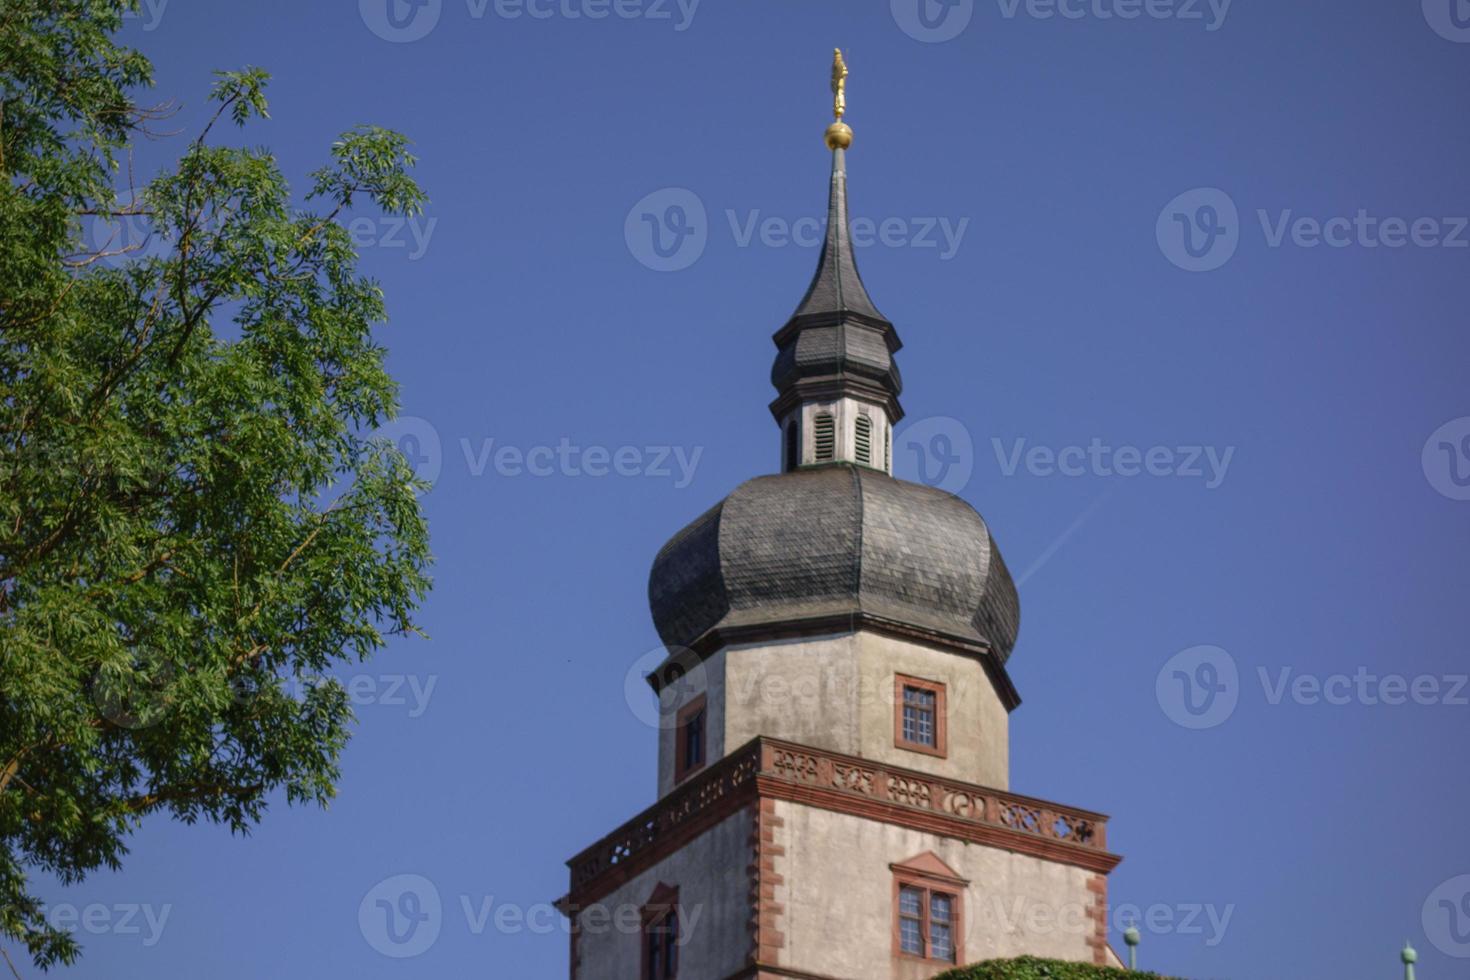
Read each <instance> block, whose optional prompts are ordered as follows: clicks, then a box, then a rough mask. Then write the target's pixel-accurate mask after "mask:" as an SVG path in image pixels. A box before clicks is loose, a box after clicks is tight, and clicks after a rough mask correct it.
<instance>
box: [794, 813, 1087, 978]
mask: <svg viewBox="0 0 1470 980" xmlns="http://www.w3.org/2000/svg"><path fill="white" fill-rule="evenodd" d="M775 807H776V814H777V816H778V817H779V818H780V821H779V825H778V829H777V832H776V834H777V841H778V842H779V843H780V844H782V845H784V848H783V850H784V853H783V854H782V856H781V857H780V858H778V859H777V862H776V867H777V869H778V871H779V873H780V875H781V877H782V879H783V884H782V885H780V886H779V887H778V888H777V889H776V890H775V894H774V898H773V901H774V903H775V904H776V905H777V906H780V907H781V908H782V909H783V910H784V913H783V914H782V915H781V916H780V917H779V919H778V923H779V927H780V931H781V933H782V934H783V936H784V939H785V945H784V947H783V949H782V950H781V952H780V957H779V964H780V966H781V968H782V969H786V970H791V971H795V974H794V975H799V976H808V975H810V976H820V977H842V978H847V980H918V978H921V977H930V976H933V975H934V974H935V973H936V972H939V971H940V970H941V969H942V966H936V964H934V963H928V962H924V961H916V960H912V959H907V958H904V957H901V956H897V955H895V952H894V940H893V925H892V920H893V892H894V884H893V878H894V875H893V871H892V870H891V867H890V866H891V865H895V864H900V863H902V862H904V861H908V860H910V859H912V858H914V857H916V856H918V855H922V854H926V853H932V854H933V855H935V856H936V857H938V858H939V859H940V860H941V861H943V862H944V863H945V864H947V865H948V866H949V867H950V868H952V869H953V870H954V871H955V872H956V873H957V875H958V876H959V877H960V878H963V879H966V880H968V882H969V884H968V885H967V886H966V887H965V888H964V889H963V890H962V891H961V894H962V905H961V908H962V920H963V926H964V928H963V933H962V935H963V946H962V948H963V954H962V955H963V959H964V961H965V962H978V961H980V960H986V959H994V958H997V957H1012V956H1021V955H1023V954H1024V955H1032V956H1045V957H1051V958H1055V959H1061V960H1074V961H1082V962H1093V961H1094V959H1095V954H1096V953H1097V952H1098V951H1099V949H1100V948H1102V943H1103V942H1104V938H1103V937H1102V934H1101V933H1100V932H1099V930H1098V923H1099V922H1100V921H1103V920H1102V918H1101V917H1103V916H1105V914H1106V911H1105V905H1106V886H1105V879H1104V877H1103V876H1102V875H1100V874H1097V873H1096V872H1093V871H1088V870H1085V869H1083V868H1079V867H1075V866H1073V865H1069V864H1063V863H1060V862H1056V861H1048V860H1044V859H1042V858H1037V857H1032V856H1030V855H1026V854H1017V853H1013V852H1010V851H1005V850H1000V849H997V848H993V847H985V846H982V845H978V844H972V843H967V842H965V841H960V840H954V839H952V838H948V837H944V836H942V835H936V834H928V833H923V832H920V831H917V830H913V829H911V828H907V827H902V826H896V825H893V824H889V823H884V822H881V821H876V820H869V819H864V818H862V817H857V816H852V815H849V814H841V813H832V812H829V811H826V810H821V809H816V808H813V807H808V806H802V805H800V804H795V803H788V802H785V801H779V802H777V803H776V805H775ZM839 936H840V937H841V938H842V941H841V942H835V941H834V938H835V937H839Z"/></svg>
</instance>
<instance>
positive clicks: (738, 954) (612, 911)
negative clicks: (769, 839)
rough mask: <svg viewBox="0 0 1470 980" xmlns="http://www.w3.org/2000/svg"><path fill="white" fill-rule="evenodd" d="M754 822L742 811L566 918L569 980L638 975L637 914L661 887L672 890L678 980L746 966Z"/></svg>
mask: <svg viewBox="0 0 1470 980" xmlns="http://www.w3.org/2000/svg"><path fill="white" fill-rule="evenodd" d="M753 827H754V818H753V815H752V811H751V810H750V809H748V808H747V809H742V810H740V811H738V812H736V813H734V814H732V815H731V816H729V817H727V818H726V819H725V820H724V821H722V822H721V823H719V824H717V825H716V826H714V827H712V828H711V829H709V830H707V831H705V832H704V833H702V834H700V835H699V836H698V837H695V838H694V839H693V840H691V841H690V842H689V843H688V844H687V845H685V846H684V847H682V848H680V849H679V850H676V851H673V852H672V853H670V854H669V855H667V856H666V857H664V858H663V859H662V860H660V861H658V862H657V863H655V864H654V865H653V866H652V867H650V868H648V869H646V870H644V871H642V872H640V873H639V874H637V875H635V876H633V877H632V878H631V879H630V880H628V881H627V882H626V883H624V884H622V885H620V886H619V887H617V888H615V889H613V890H612V891H611V892H610V893H609V894H607V895H606V896H604V897H602V898H599V899H598V900H596V901H595V902H591V903H589V904H588V905H587V907H586V908H583V909H580V910H578V911H577V914H576V915H575V916H574V918H573V923H574V926H573V928H574V938H573V941H572V976H573V977H574V978H575V980H636V978H638V977H641V976H643V973H642V965H643V960H642V957H643V945H642V941H641V935H640V932H641V910H642V909H643V908H644V907H645V906H646V905H647V904H648V902H649V899H650V898H651V897H652V896H653V895H654V892H655V889H657V888H658V886H659V885H660V884H664V885H672V886H674V887H677V888H678V889H679V903H678V904H679V914H680V916H681V918H682V923H681V940H682V942H681V945H680V947H679V977H680V978H681V980H682V978H684V977H688V978H690V980H698V978H701V977H709V978H712V980H713V978H723V977H729V976H733V975H735V974H737V973H738V972H739V971H740V970H742V969H743V968H744V967H745V966H746V965H748V963H749V962H750V955H749V953H750V945H751V929H750V924H749V919H750V911H751V908H752V895H751V887H752V877H751V871H750V866H751V861H752V855H753V853H754V851H753V844H752V830H753Z"/></svg>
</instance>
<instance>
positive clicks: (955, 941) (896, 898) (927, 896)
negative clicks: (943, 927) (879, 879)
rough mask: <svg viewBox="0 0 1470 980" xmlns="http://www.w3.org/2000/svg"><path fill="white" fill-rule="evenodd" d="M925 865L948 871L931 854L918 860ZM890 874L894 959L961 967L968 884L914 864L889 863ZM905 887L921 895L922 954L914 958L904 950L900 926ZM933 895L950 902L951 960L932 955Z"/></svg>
mask: <svg viewBox="0 0 1470 980" xmlns="http://www.w3.org/2000/svg"><path fill="white" fill-rule="evenodd" d="M917 860H918V861H919V862H922V863H923V864H925V865H934V866H937V867H939V868H944V869H945V870H949V869H948V867H947V866H946V865H944V864H943V862H941V861H939V859H938V858H936V857H934V856H933V855H932V854H927V855H924V856H923V857H921V858H919V859H917ZM888 867H889V868H890V869H891V870H892V871H893V955H894V957H895V958H897V959H902V960H909V961H911V962H924V963H948V964H950V965H952V966H964V964H965V889H966V888H967V887H969V884H970V883H969V882H968V881H966V880H965V879H963V878H957V877H952V876H951V875H949V874H943V873H940V872H938V871H937V870H931V869H930V868H929V867H916V866H914V865H913V864H890V865H889V866H888ZM905 888H912V889H914V890H915V891H918V892H920V893H921V895H922V898H921V901H920V912H921V913H922V919H921V920H920V926H919V932H920V935H921V936H922V937H923V942H924V955H923V956H916V955H915V954H913V953H910V952H907V951H905V950H904V948H903V933H902V924H903V917H902V915H901V914H900V908H901V906H900V904H899V903H900V896H901V895H902V893H903V890H904V889H905ZM934 895H943V896H944V897H946V898H948V899H949V907H950V916H949V932H950V943H951V946H952V947H953V952H954V958H953V959H952V960H951V959H943V958H940V957H935V956H931V955H930V953H931V951H932V950H933V944H932V942H931V939H930V936H931V933H930V921H929V916H930V912H931V904H930V903H931V902H932V900H933V896H934Z"/></svg>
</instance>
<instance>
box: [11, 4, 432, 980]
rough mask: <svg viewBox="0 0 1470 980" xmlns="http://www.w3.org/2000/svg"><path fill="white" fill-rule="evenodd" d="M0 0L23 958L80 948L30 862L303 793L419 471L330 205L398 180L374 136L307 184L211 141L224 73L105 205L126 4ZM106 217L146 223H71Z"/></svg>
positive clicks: (399, 578)
mask: <svg viewBox="0 0 1470 980" xmlns="http://www.w3.org/2000/svg"><path fill="white" fill-rule="evenodd" d="M5 5H6V11H7V13H6V17H7V21H6V27H5V29H4V30H3V31H0V149H3V158H0V166H3V167H4V169H5V170H6V173H7V176H8V177H9V178H10V179H9V180H7V181H4V182H0V842H3V851H0V942H4V941H5V940H7V939H9V940H13V941H16V942H18V943H20V944H21V945H24V946H25V948H26V950H27V951H28V952H29V954H30V955H31V957H32V959H33V960H34V961H35V962H36V963H37V964H38V965H40V966H42V967H46V966H50V965H52V964H54V963H57V962H70V961H71V960H72V959H74V958H75V956H76V955H77V954H78V948H77V946H76V944H75V942H74V941H73V940H72V938H71V937H70V936H69V935H67V934H65V933H62V932H58V931H57V930H55V929H53V928H51V927H50V926H49V925H48V924H47V923H46V921H45V918H44V915H43V912H44V910H43V909H42V908H41V906H40V904H39V902H38V901H37V900H36V899H35V897H34V896H33V895H32V894H31V893H30V891H29V889H28V886H27V882H26V873H27V871H28V870H32V869H36V868H39V869H43V870H45V871H48V872H50V873H52V874H54V875H56V876H58V877H59V878H60V879H61V880H63V881H66V882H74V881H78V880H80V879H82V878H83V877H84V876H85V875H86V874H87V873H89V872H90V871H92V870H95V869H96V868H99V867H116V866H117V865H118V864H119V863H120V862H121V860H122V858H123V856H124V855H125V854H126V853H127V843H126V841H127V836H128V834H129V833H130V832H131V831H132V830H133V829H134V828H135V827H136V826H137V825H138V822H139V821H140V820H142V819H143V818H144V817H146V816H148V815H149V814H154V813H158V812H160V811H164V812H168V813H171V814H173V816H175V817H176V818H178V819H181V820H186V821H195V820H201V819H203V820H209V821H213V822H217V823H222V824H224V825H226V826H228V827H229V828H230V829H231V830H233V831H236V832H245V831H247V830H248V829H249V827H250V826H251V825H252V824H253V823H254V822H255V821H257V820H259V819H260V818H261V817H262V816H263V814H264V812H265V809H266V806H267V801H268V799H269V798H270V795H271V794H273V793H276V792H284V795H285V798H286V799H287V801H288V802H292V803H298V802H312V803H317V804H319V805H324V804H325V803H326V802H327V801H328V800H330V798H331V797H332V795H333V792H334V786H335V782H336V779H337V775H338V768H337V760H338V758H339V755H340V752H341V751H342V749H343V747H344V746H345V745H346V742H347V739H348V735H349V726H350V724H351V720H352V715H351V708H350V705H349V702H348V700H347V698H346V695H345V692H344V691H343V690H342V688H341V687H340V685H337V684H334V683H332V682H330V681H328V682H318V680H317V679H319V678H322V677H330V674H331V672H332V671H333V670H334V669H335V668H337V667H339V666H341V665H342V664H344V663H346V662H350V661H352V660H362V659H366V658H367V657H369V656H371V655H372V654H373V653H374V652H375V651H376V650H377V649H379V648H380V647H381V646H382V645H383V644H384V643H385V642H386V641H387V639H388V638H390V637H392V636H398V635H405V634H410V633H417V632H419V630H418V626H417V624H416V622H415V619H414V616H415V613H416V611H417V609H418V607H419V604H420V602H421V601H422V598H423V596H424V594H425V592H426V591H427V589H428V587H429V579H428V566H429V563H430V554H429V547H428V536H427V529H426V527H425V524H424V520H423V516H422V513H421V511H420V507H419V498H418V493H419V492H421V491H422V490H423V489H424V488H423V487H422V486H420V485H418V484H417V483H416V481H415V480H414V477H413V474H412V472H411V471H410V470H409V468H408V466H407V464H406V463H405V462H404V461H403V460H402V458H401V457H400V456H399V455H398V454H397V453H396V452H394V451H391V450H389V449H388V448H386V447H383V446H381V445H375V444H372V443H370V442H367V441H366V439H365V435H364V434H365V433H367V432H369V431H371V430H372V429H374V428H375V427H376V426H378V425H379V424H381V423H382V422H383V421H385V420H387V419H390V418H391V417H392V416H393V414H394V412H395V411H396V408H397V400H396V398H397V396H396V387H395V385H394V383H393V380H392V379H391V378H390V377H389V376H388V374H387V373H386V371H385V370H384V367H383V357H384V351H383V348H382V347H381V346H380V345H378V344H377V343H376V342H375V341H374V339H373V337H372V329H373V327H374V325H375V324H377V323H379V322H381V321H382V320H383V319H384V316H385V310H384V305H383V298H382V295H381V292H380V290H379V289H378V287H377V285H376V284H375V283H373V282H371V281H370V280H368V279H367V278H365V277H363V276H362V275H361V274H360V273H359V272H358V270H357V255H356V253H355V250H354V249H353V246H352V242H351V238H350V236H349V235H348V233H347V231H346V229H345V228H344V227H343V226H342V225H341V224H340V223H339V220H338V219H339V216H340V215H341V214H342V212H344V211H345V210H346V209H348V208H350V207H353V206H358V205H362V204H368V203H371V204H373V205H375V206H377V207H379V208H382V209H384V210H388V211H391V212H394V213H404V214H411V213H416V212H417V211H419V210H421V209H422V207H423V203H424V196H423V194H422V192H421V191H420V190H419V188H418V187H417V185H416V184H415V183H414V181H413V180H412V178H411V177H410V176H409V173H408V170H409V168H410V167H411V166H412V164H413V157H412V156H411V155H410V154H409V153H408V152H407V146H408V143H407V141H406V140H405V139H404V138H403V137H401V136H399V135H397V134H395V133H391V132H388V131H386V130H380V129H375V128H367V127H363V128H359V129H355V130H353V131H351V132H349V133H347V134H345V135H343V136H342V137H341V138H340V139H339V140H338V142H337V143H335V144H334V145H333V147H332V150H331V162H329V163H328V164H327V165H326V166H324V167H323V168H322V169H320V170H318V171H316V172H315V173H314V174H313V175H312V181H313V184H312V187H311V192H310V194H309V195H308V196H307V198H306V200H305V201H298V200H296V199H294V198H293V197H292V195H291V192H290V189H289V188H288V186H287V184H286V181H285V179H284V177H283V175H282V174H281V172H280V169H279V168H278V166H277V164H276V161H275V159H274V157H273V156H271V155H270V154H269V153H268V152H264V151H259V150H249V149H242V148H237V147H227V146H220V145H216V144H214V143H212V142H211V141H210V139H209V136H210V132H211V130H212V128H213V126H214V124H215V122H216V121H218V120H219V119H221V118H223V117H224V116H226V115H228V117H229V119H230V120H231V121H232V122H233V123H235V124H236V125H245V124H247V123H249V122H250V121H252V120H256V119H265V118H267V105H266V101H265V98H264V94H263V93H264V88H265V84H266V81H267V76H266V74H265V73H264V72H263V71H261V70H260V69H257V68H247V69H244V70H242V71H239V72H221V73H219V74H218V75H217V82H216V84H215V87H214V89H213V92H212V96H213V98H214V100H215V101H216V103H217V112H216V114H215V115H214V117H213V120H212V121H211V122H210V123H209V125H208V126H206V127H205V129H204V131H203V132H202V133H201V134H199V136H198V137H197V138H196V139H194V140H192V141H190V142H189V143H187V144H185V145H184V146H182V147H181V151H180V157H179V161H178V164H177V165H176V166H175V167H174V168H172V169H171V170H170V171H168V172H165V173H162V174H160V175H158V176H157V177H156V178H154V179H153V180H151V181H147V182H145V183H143V185H142V186H140V187H138V188H137V192H136V193H129V194H127V195H125V196H124V197H123V200H122V201H121V202H119V201H117V200H115V198H114V194H113V190H112V170H111V161H112V160H113V158H114V156H115V155H116V153H117V151H120V150H122V149H124V148H125V147H126V145H127V143H128V142H129V141H130V140H131V139H133V138H135V137H136V136H137V135H139V134H140V132H141V131H142V128H143V127H144V126H146V125H147V122H148V121H149V119H150V118H152V117H153V116H154V115H155V113H153V112H152V111H151V110H147V109H144V108H140V107H139V106H137V105H135V104H134V103H133V102H132V100H131V95H130V92H131V90H132V89H134V88H135V87H136V86H138V85H141V84H143V83H146V82H147V81H148V79H149V75H150V69H149V67H148V64H147V62H146V60H144V59H142V58H141V57H140V56H138V55H136V53H134V52H129V51H126V50H123V49H120V48H117V47H115V46H114V45H113V43H112V41H111V38H110V37H109V36H108V32H109V31H111V30H114V29H115V28H116V27H117V26H118V23H119V22H120V15H121V12H122V10H123V9H124V8H125V6H126V5H125V4H124V3H123V2H121V0H60V2H58V0H50V2H40V0H6V2H5ZM312 202H316V203H317V204H318V205H320V206H319V207H318V208H316V209H313V208H312V207H311V206H310V205H311V203H312ZM122 220H126V221H128V222H133V223H135V225H136V226H141V227H142V228H143V229H145V232H144V233H142V234H134V235H131V236H126V235H124V236H119V235H109V234H96V233H94V234H93V235H92V236H91V237H90V238H89V237H88V234H87V231H88V229H89V228H95V223H96V222H99V221H100V222H104V223H106V222H117V221H122ZM305 680H310V681H311V683H305V684H303V681H305Z"/></svg>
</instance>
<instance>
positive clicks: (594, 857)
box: [567, 739, 761, 892]
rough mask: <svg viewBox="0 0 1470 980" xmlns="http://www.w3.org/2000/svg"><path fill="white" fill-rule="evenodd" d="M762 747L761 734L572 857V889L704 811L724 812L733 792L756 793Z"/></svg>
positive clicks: (691, 822)
mask: <svg viewBox="0 0 1470 980" xmlns="http://www.w3.org/2000/svg"><path fill="white" fill-rule="evenodd" d="M760 748H761V747H760V740H759V739H756V740H754V741H751V742H747V743H746V744H745V745H744V746H743V747H742V748H740V749H739V750H737V751H736V752H734V753H732V754H730V755H727V756H725V758H723V759H721V760H720V761H719V762H717V763H715V765H713V766H711V767H710V768H709V769H708V770H707V771H706V772H703V773H700V774H699V775H696V776H695V777H694V778H693V779H692V780H690V781H689V782H688V783H685V784H684V785H683V786H681V787H680V788H679V789H677V790H675V791H674V792H672V793H670V794H669V795H668V796H666V797H664V798H663V799H662V800H659V801H658V802H657V803H655V804H654V805H653V806H651V807H649V808H648V809H647V810H644V811H643V812H642V813H640V814H639V815H638V816H636V817H634V818H633V819H632V820H629V821H628V822H627V823H625V824H623V825H622V826H621V827H619V828H618V829H617V830H615V831H613V832H612V833H611V834H608V835H607V836H606V837H604V838H603V839H602V840H600V841H598V842H597V843H596V844H593V845H592V846H591V847H589V848H587V850H585V851H583V852H582V853H581V854H578V855H577V856H576V857H574V858H572V859H571V860H570V861H568V862H567V865H568V867H570V868H571V869H572V891H573V892H576V891H577V890H578V889H580V888H583V887H585V886H587V885H588V884H590V883H592V882H593V881H595V880H596V879H597V878H600V877H602V876H603V875H607V874H610V873H611V872H613V871H615V870H616V869H618V868H620V867H622V866H624V865H626V864H627V863H628V862H629V860H630V859H632V858H634V857H635V856H637V855H638V854H640V853H643V852H646V851H648V850H650V849H652V848H654V847H655V845H657V844H659V843H661V842H662V841H664V840H667V839H668V838H670V837H672V836H674V835H675V834H678V833H680V832H681V831H684V830H686V829H687V828H689V827H690V826H692V825H694V824H695V823H696V822H697V821H698V820H699V819H700V818H701V817H704V816H706V815H709V814H718V813H723V812H725V811H726V809H727V807H728V804H729V803H730V802H732V800H733V798H735V797H737V796H745V797H750V798H754V796H755V777H756V773H757V770H758V769H759V767H760V758H761V752H760ZM721 804H725V805H723V806H722V805H721Z"/></svg>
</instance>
